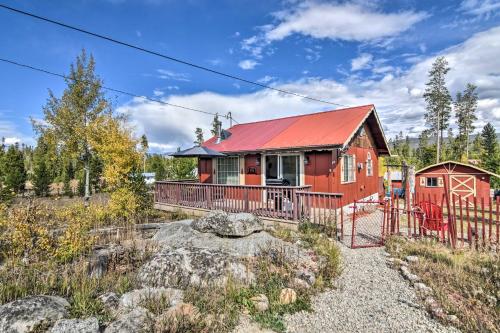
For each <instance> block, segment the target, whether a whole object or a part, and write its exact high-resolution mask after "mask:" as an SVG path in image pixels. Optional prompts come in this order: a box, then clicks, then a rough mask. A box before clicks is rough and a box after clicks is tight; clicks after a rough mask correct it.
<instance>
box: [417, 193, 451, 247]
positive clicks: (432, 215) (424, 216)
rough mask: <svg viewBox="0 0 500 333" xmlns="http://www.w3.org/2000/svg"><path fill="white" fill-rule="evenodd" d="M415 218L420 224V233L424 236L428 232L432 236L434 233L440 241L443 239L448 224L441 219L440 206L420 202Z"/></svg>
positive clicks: (441, 210)
mask: <svg viewBox="0 0 500 333" xmlns="http://www.w3.org/2000/svg"><path fill="white" fill-rule="evenodd" d="M415 216H416V217H417V219H418V221H419V224H420V232H421V234H422V235H424V236H426V235H427V232H428V231H429V232H430V233H431V235H432V232H433V231H436V232H437V234H438V237H439V239H440V240H441V241H443V240H444V239H445V233H446V232H447V231H448V222H447V221H445V220H444V219H443V209H442V208H441V206H439V205H436V204H435V203H432V202H429V201H422V202H421V203H420V204H418V205H417V210H416V214H415Z"/></svg>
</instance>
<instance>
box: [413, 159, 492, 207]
mask: <svg viewBox="0 0 500 333" xmlns="http://www.w3.org/2000/svg"><path fill="white" fill-rule="evenodd" d="M443 175H446V178H445V179H446V183H447V185H448V186H450V178H451V177H450V176H451V175H457V176H473V177H475V180H476V197H477V198H478V199H480V198H484V200H485V202H487V201H488V198H489V197H490V175H489V174H487V173H484V172H481V171H480V170H477V169H475V168H473V167H467V166H464V165H458V164H454V165H452V166H451V168H450V167H449V166H448V164H446V165H437V166H435V167H432V168H430V169H427V170H424V171H423V172H419V173H417V174H416V179H415V191H416V193H417V195H419V196H423V197H424V198H427V197H428V196H429V195H430V196H431V198H434V196H436V197H437V198H439V199H440V198H441V197H442V196H443V194H444V187H426V186H422V185H420V178H421V177H426V178H427V177H438V178H441V177H442V176H443ZM458 189H464V187H463V186H461V187H458Z"/></svg>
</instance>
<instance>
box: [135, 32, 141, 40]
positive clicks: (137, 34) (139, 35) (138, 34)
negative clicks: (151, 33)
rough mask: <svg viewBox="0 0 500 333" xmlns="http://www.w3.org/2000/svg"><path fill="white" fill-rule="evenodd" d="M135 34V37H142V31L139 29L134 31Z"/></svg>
mask: <svg viewBox="0 0 500 333" xmlns="http://www.w3.org/2000/svg"><path fill="white" fill-rule="evenodd" d="M135 35H136V36H137V37H139V38H141V37H142V32H141V31H140V30H136V31H135Z"/></svg>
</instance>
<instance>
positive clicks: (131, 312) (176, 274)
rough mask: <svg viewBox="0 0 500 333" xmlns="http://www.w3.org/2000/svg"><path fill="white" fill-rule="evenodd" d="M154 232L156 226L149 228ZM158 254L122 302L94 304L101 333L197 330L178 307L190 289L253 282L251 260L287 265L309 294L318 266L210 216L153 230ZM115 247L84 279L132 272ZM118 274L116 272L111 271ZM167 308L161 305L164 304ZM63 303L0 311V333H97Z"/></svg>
mask: <svg viewBox="0 0 500 333" xmlns="http://www.w3.org/2000/svg"><path fill="white" fill-rule="evenodd" d="M155 227H156V226H155ZM152 241H153V242H154V243H155V245H156V246H157V249H158V250H157V252H156V253H155V254H154V255H153V256H152V258H151V259H150V260H149V261H148V262H146V263H145V264H143V266H142V267H140V269H139V272H138V274H137V278H138V281H139V283H140V284H141V288H139V289H136V290H132V291H130V292H128V293H125V294H123V295H121V296H119V295H116V294H115V293H112V292H108V293H105V294H102V295H100V296H99V297H98V299H99V300H100V301H101V302H102V305H103V306H104V307H105V308H106V309H107V310H109V312H110V313H111V314H113V316H114V317H115V320H114V321H113V322H111V323H110V324H109V325H107V327H105V328H104V333H115V332H120V333H128V332H142V331H146V332H149V331H151V330H153V329H154V328H155V327H156V328H157V329H158V328H161V327H163V326H162V325H165V323H167V322H169V323H171V322H173V323H174V324H175V322H176V321H178V318H179V317H182V318H181V319H182V320H188V321H192V322H193V323H195V322H196V321H199V311H198V310H197V309H196V308H195V307H194V306H193V305H191V304H186V303H183V291H182V289H185V288H186V287H188V286H193V285H195V286H205V285H212V284H215V285H222V284H224V283H226V281H227V280H228V278H229V277H231V279H233V280H236V281H238V282H240V283H244V284H249V283H252V282H253V281H254V280H255V274H254V272H252V269H253V267H252V265H251V264H249V262H251V260H252V259H251V258H252V257H254V256H256V255H259V254H265V255H269V258H270V260H271V261H273V260H276V261H282V260H290V261H291V262H293V263H294V264H296V265H297V267H300V269H298V270H297V272H296V274H295V275H296V276H295V277H294V279H293V281H292V282H293V283H292V285H290V286H289V287H292V288H297V289H301V288H309V287H310V286H311V285H312V284H314V281H315V272H317V270H318V258H316V257H315V258H312V257H311V254H310V253H308V252H307V251H305V250H304V249H302V248H300V247H299V246H298V245H297V244H291V243H287V242H284V241H282V240H280V239H278V238H275V237H273V236H272V235H271V234H269V233H267V232H266V231H264V225H263V223H262V221H261V220H260V219H259V218H257V217H256V216H254V215H252V214H246V213H239V214H228V213H225V212H222V211H215V212H211V213H209V214H208V215H207V216H205V217H202V218H199V219H197V220H195V221H193V220H184V221H178V222H172V223H166V224H163V225H161V226H159V229H158V232H157V233H156V234H155V235H154V236H153V237H152ZM129 259H130V258H129V254H128V253H127V251H126V249H124V247H123V246H121V245H115V246H110V247H106V248H102V249H98V250H97V251H96V252H95V253H94V255H93V256H92V257H91V258H90V259H89V261H88V267H87V268H88V273H89V275H91V276H93V277H96V278H98V277H100V276H102V275H103V274H105V272H106V270H108V269H110V265H114V266H117V265H124V266H127V267H126V268H124V269H129V266H133V264H132V263H131V260H129ZM115 268H116V267H115ZM296 298H297V296H296V293H295V290H294V289H291V288H285V289H283V290H282V291H281V294H280V302H281V303H282V304H290V303H293V302H295V301H296ZM165 301H166V302H167V303H164V302H165ZM160 302H162V305H163V306H164V305H165V304H167V309H166V310H165V312H164V313H161V314H159V315H157V316H154V315H153V314H152V313H151V312H150V311H148V310H147V309H146V308H149V307H148V306H147V305H148V304H149V305H151V304H155V303H160ZM252 302H253V303H254V306H255V308H256V310H258V311H265V310H266V309H268V307H269V300H268V299H267V297H266V296H265V295H263V294H262V295H258V296H256V297H254V298H253V299H252ZM69 306H70V305H69V303H68V302H67V301H66V300H65V299H63V298H60V297H53V296H34V297H28V298H24V299H20V300H17V301H14V302H11V303H8V304H4V305H2V306H0V332H16V333H17V332H30V331H32V330H33V329H34V328H39V327H44V328H47V329H48V330H49V332H53V333H59V332H82V333H84V332H88V333H97V332H102V331H103V327H99V322H98V320H97V318H95V317H91V318H86V319H68V318H69V312H68V308H69Z"/></svg>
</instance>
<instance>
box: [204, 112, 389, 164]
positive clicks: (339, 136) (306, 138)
mask: <svg viewBox="0 0 500 333" xmlns="http://www.w3.org/2000/svg"><path fill="white" fill-rule="evenodd" d="M365 121H366V122H367V123H368V125H369V127H370V128H371V132H372V134H373V137H374V139H375V143H376V145H377V149H378V150H379V152H380V153H385V154H389V147H388V145H387V141H386V139H385V136H384V132H383V130H382V126H381V125H380V121H379V119H378V116H377V113H376V111H375V106H374V105H373V104H370V105H364V106H357V107H351V108H345V109H337V110H333V111H324V112H318V113H312V114H306V115H299V116H291V117H285V118H278V119H272V120H265V121H257V122H252V123H246V124H238V125H235V126H233V127H231V128H230V129H229V130H228V131H229V132H230V133H231V136H230V137H229V138H227V139H225V140H223V141H221V142H220V143H216V138H215V137H212V138H211V139H209V140H207V141H205V142H204V143H203V146H204V147H207V148H210V149H214V150H217V151H220V152H223V153H236V152H252V151H267V150H281V149H291V148H323V147H342V148H343V147H345V146H346V145H347V144H348V143H349V141H350V140H351V139H352V137H353V136H354V134H355V133H356V131H357V130H358V129H359V128H360V127H361V126H362V125H363V124H364V122H365Z"/></svg>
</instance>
